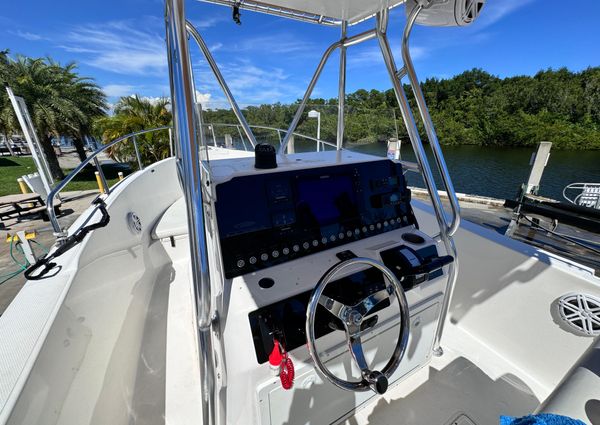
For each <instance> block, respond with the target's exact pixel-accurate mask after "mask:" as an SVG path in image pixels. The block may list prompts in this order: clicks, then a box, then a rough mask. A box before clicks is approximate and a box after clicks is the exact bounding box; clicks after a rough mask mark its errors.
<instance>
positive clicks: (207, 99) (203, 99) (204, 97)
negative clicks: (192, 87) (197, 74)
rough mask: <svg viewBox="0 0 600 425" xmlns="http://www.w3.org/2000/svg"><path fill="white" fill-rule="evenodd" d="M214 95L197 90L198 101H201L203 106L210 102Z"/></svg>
mask: <svg viewBox="0 0 600 425" xmlns="http://www.w3.org/2000/svg"><path fill="white" fill-rule="evenodd" d="M211 97H212V95H211V94H210V93H201V92H199V91H198V90H196V102H198V103H200V104H201V105H202V106H204V105H205V104H208V103H210V98H211Z"/></svg>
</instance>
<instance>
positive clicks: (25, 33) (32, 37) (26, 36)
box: [10, 30, 46, 41]
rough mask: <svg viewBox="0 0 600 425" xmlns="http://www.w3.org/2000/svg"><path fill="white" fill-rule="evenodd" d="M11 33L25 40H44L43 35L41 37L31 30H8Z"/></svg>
mask: <svg viewBox="0 0 600 425" xmlns="http://www.w3.org/2000/svg"><path fill="white" fill-rule="evenodd" d="M10 33H11V34H14V35H16V36H18V37H21V38H24V39H25V40H29V41H38V40H45V39H46V38H45V37H42V36H41V35H39V34H35V33H32V32H28V31H21V30H18V31H10Z"/></svg>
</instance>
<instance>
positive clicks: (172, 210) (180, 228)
mask: <svg viewBox="0 0 600 425" xmlns="http://www.w3.org/2000/svg"><path fill="white" fill-rule="evenodd" d="M187 233H188V227H187V211H186V205H185V198H184V197H183V196H182V197H181V198H179V199H178V200H177V201H175V202H174V203H173V204H172V205H171V206H170V207H169V208H167V210H166V211H165V212H164V213H163V215H162V217H161V218H160V219H159V220H158V222H157V223H156V226H154V229H153V230H152V239H164V238H170V237H176V236H181V235H187Z"/></svg>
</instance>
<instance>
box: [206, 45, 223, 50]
mask: <svg viewBox="0 0 600 425" xmlns="http://www.w3.org/2000/svg"><path fill="white" fill-rule="evenodd" d="M221 47H223V43H215V44H213V45H212V46H209V47H208V50H210V51H211V52H216V51H217V50H219V49H220V48H221Z"/></svg>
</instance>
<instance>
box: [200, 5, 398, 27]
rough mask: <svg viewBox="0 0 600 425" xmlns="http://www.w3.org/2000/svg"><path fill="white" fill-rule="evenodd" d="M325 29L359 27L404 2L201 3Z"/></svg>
mask: <svg viewBox="0 0 600 425" xmlns="http://www.w3.org/2000/svg"><path fill="white" fill-rule="evenodd" d="M200 1H204V2H206V3H214V4H221V5H224V6H231V7H233V6H236V5H237V6H238V7H239V8H240V9H247V10H253V11H256V12H262V13H267V14H269V15H277V16H282V17H285V18H290V19H296V20H300V21H305V22H312V23H318V24H324V25H340V24H341V23H342V21H347V22H348V24H349V25H353V24H356V23H358V22H360V21H363V20H365V19H367V18H370V17H371V16H373V15H374V14H375V13H377V12H379V11H380V10H382V9H384V8H386V7H387V8H389V9H391V8H393V7H396V6H398V5H400V4H403V3H405V0H270V1H268V2H264V1H258V0H241V1H240V0H237V1H236V0H200Z"/></svg>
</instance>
